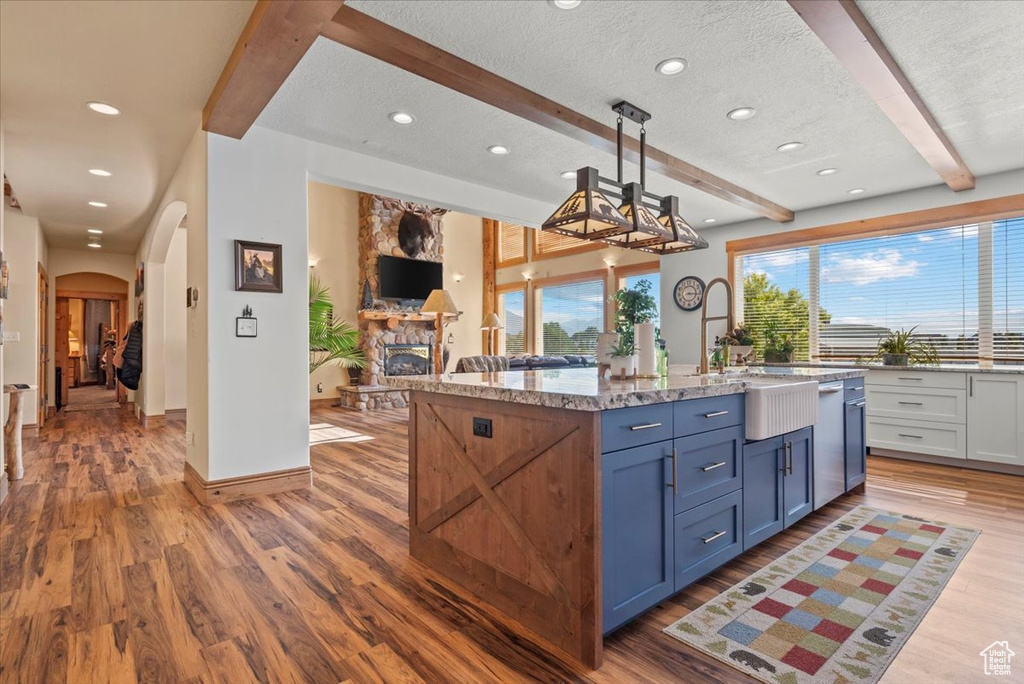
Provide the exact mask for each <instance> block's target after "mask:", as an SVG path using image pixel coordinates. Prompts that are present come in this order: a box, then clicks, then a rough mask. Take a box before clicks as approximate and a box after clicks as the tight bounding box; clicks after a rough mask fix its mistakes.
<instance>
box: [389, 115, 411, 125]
mask: <svg viewBox="0 0 1024 684" xmlns="http://www.w3.org/2000/svg"><path fill="white" fill-rule="evenodd" d="M388 118H389V119H391V120H392V121H394V122H395V123H396V124H401V125H403V126H408V125H409V124H411V123H412V122H413V121H415V120H416V117H414V116H413V115H412V114H408V113H406V112H391V113H390V114H388Z"/></svg>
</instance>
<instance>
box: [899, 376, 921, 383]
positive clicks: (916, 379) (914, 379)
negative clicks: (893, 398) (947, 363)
mask: <svg viewBox="0 0 1024 684" xmlns="http://www.w3.org/2000/svg"><path fill="white" fill-rule="evenodd" d="M896 379H897V380H913V381H915V382H922V381H923V380H924V378H904V377H899V378H896Z"/></svg>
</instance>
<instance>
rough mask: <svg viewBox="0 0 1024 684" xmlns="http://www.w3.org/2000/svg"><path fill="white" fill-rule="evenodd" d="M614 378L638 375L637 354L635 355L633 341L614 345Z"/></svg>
mask: <svg viewBox="0 0 1024 684" xmlns="http://www.w3.org/2000/svg"><path fill="white" fill-rule="evenodd" d="M611 361H612V363H611V366H612V378H631V377H633V376H634V375H636V356H634V355H633V344H632V342H630V343H626V342H624V341H623V340H621V339H620V340H619V343H618V344H616V345H615V346H614V347H612V356H611Z"/></svg>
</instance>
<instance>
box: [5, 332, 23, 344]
mask: <svg viewBox="0 0 1024 684" xmlns="http://www.w3.org/2000/svg"><path fill="white" fill-rule="evenodd" d="M4 342H21V333H20V332H17V331H13V330H12V331H8V332H5V333H4Z"/></svg>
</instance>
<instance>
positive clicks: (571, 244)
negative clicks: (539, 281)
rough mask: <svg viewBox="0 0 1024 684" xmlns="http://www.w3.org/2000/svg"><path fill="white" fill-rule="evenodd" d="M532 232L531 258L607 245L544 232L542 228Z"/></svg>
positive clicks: (582, 250)
mask: <svg viewBox="0 0 1024 684" xmlns="http://www.w3.org/2000/svg"><path fill="white" fill-rule="evenodd" d="M532 233H533V258H534V259H542V258H545V257H550V256H565V255H566V254H573V253H576V252H589V251H591V250H595V249H604V248H606V247H607V246H608V245H605V244H604V243H600V242H585V241H583V240H580V239H579V238H574V237H570V236H568V235H559V234H558V233H546V232H544V231H542V230H534V231H532Z"/></svg>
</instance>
